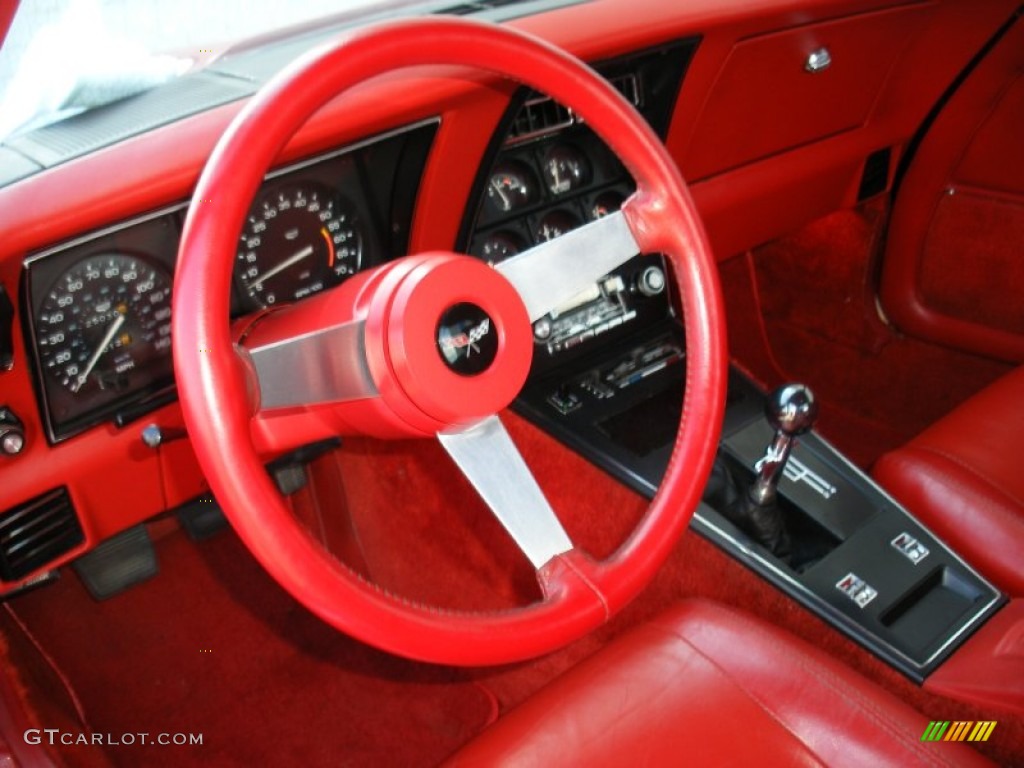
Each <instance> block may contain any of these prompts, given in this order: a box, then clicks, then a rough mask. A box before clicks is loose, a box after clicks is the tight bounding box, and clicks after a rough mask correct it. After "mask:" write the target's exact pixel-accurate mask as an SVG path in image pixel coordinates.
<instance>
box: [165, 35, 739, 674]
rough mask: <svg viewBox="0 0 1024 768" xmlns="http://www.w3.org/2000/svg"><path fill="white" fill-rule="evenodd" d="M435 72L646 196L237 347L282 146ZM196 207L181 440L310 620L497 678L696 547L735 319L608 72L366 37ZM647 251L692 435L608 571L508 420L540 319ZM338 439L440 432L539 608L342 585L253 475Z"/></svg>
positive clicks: (180, 369)
mask: <svg viewBox="0 0 1024 768" xmlns="http://www.w3.org/2000/svg"><path fill="white" fill-rule="evenodd" d="M435 64H442V65H463V66H468V67H475V68H479V69H482V70H486V71H489V72H491V73H494V74H498V75H502V76H505V77H509V78H512V79H514V80H517V81H519V82H521V83H524V84H526V85H528V86H530V87H532V88H535V89H536V90H539V91H543V92H546V93H548V94H550V95H551V96H553V97H554V98H555V99H557V100H558V101H560V102H562V103H563V104H565V105H567V106H569V107H571V108H572V109H573V110H574V111H575V112H576V113H577V114H578V115H580V116H581V117H582V118H583V119H584V120H585V121H586V122H587V124H588V125H589V126H590V127H591V128H593V129H594V130H595V131H596V132H597V133H598V135H600V136H601V137H602V138H603V139H604V140H605V142H606V143H607V144H608V145H609V146H610V147H611V148H612V150H613V151H614V152H615V153H616V154H617V155H618V156H619V157H620V159H621V160H622V161H623V162H624V163H625V165H626V167H627V168H628V169H629V171H630V172H631V173H632V175H633V177H634V179H635V180H636V182H637V189H638V191H637V192H636V193H635V194H634V195H633V196H631V197H630V199H629V200H628V201H627V202H626V204H625V205H624V206H623V208H622V210H621V211H619V212H617V213H615V214H612V215H610V216H607V217H605V218H603V219H601V220H599V221H596V222H593V223H591V224H588V225H585V226H584V227H582V228H580V229H577V230H574V231H573V232H571V233H569V234H567V235H564V236H562V237H560V238H557V239H555V240H553V241H551V242H549V243H546V244H544V245H540V246H537V247H535V248H533V249H531V250H529V251H526V252H524V253H522V254H520V255H518V256H516V257H514V258H512V259H509V260H507V261H505V262H502V263H501V264H499V265H498V266H497V267H495V268H491V267H489V266H487V265H485V264H484V263H483V262H481V261H478V260H476V259H473V258H470V257H468V256H461V255H456V254H453V253H428V254H420V255H416V256H407V257H404V258H402V259H398V260H396V261H394V262H391V263H389V264H387V265H385V266H383V267H379V268H376V269H374V270H370V271H367V272H363V273H359V274H358V275H356V276H354V277H352V278H350V279H349V280H348V281H346V282H345V283H343V284H342V285H341V286H339V287H338V288H336V289H334V290H331V291H327V292H325V293H322V294H320V295H318V296H315V297H313V298H311V299H308V300H306V301H303V302H300V303H297V304H295V305H292V306H290V307H287V308H283V309H281V310H280V311H275V312H272V313H269V314H268V315H266V316H265V317H264V318H262V319H261V320H260V322H258V323H257V324H255V325H254V327H252V328H251V329H250V330H247V331H246V332H245V334H244V336H243V337H242V338H236V337H233V335H232V333H233V332H232V329H231V327H230V325H229V323H228V321H227V317H228V312H229V300H230V292H231V273H232V265H233V262H234V258H233V255H234V253H235V249H236V247H237V242H238V233H239V232H240V231H241V227H242V222H243V219H244V217H245V215H246V213H247V210H248V208H249V205H250V203H251V201H252V199H253V198H254V197H255V195H256V192H257V190H258V188H259V186H260V184H261V182H262V179H263V176H264V174H265V173H266V171H267V169H268V168H269V167H270V165H271V163H272V162H273V161H274V159H275V158H276V156H277V155H278V153H279V151H280V150H281V148H282V147H283V146H284V144H285V143H286V142H287V141H288V139H289V138H290V137H291V136H292V135H293V134H294V133H295V132H296V131H297V130H298V129H299V127H300V126H301V125H302V124H303V123H304V122H305V121H306V120H307V119H308V118H309V117H310V115H312V114H313V113H314V112H315V111H316V110H317V109H318V108H320V107H321V106H323V105H324V104H325V103H326V102H327V101H328V100H330V99H332V98H335V97H336V96H338V95H339V94H341V93H343V92H345V91H346V90H347V89H349V88H351V87H353V86H355V85H356V84H358V83H360V82H362V81H364V80H367V79H369V78H371V77H374V76H377V75H379V74H381V73H383V72H387V71H389V70H393V69H401V68H406V67H414V66H418V65H435ZM442 130H443V126H442ZM194 199H195V200H202V201H203V202H202V204H196V203H193V205H192V206H191V208H190V210H189V213H188V219H187V221H186V225H185V230H184V234H183V237H182V243H181V251H180V255H179V260H178V267H177V275H176V279H175V285H174V328H173V331H174V335H173V338H174V363H175V372H176V376H177V382H178V391H179V393H180V397H181V405H182V409H183V411H184V416H185V421H186V425H187V427H188V431H189V434H190V436H191V439H192V441H193V444H194V446H195V450H196V454H197V456H198V458H199V462H200V465H201V466H202V468H203V470H204V471H205V473H206V476H207V478H208V479H209V482H210V486H211V487H212V489H213V491H214V493H215V494H216V497H217V499H218V500H219V502H220V503H221V505H222V506H223V508H224V511H225V513H226V515H227V516H228V518H229V519H230V521H231V523H232V524H233V525H234V527H235V529H236V530H237V531H238V534H239V535H240V537H241V538H242V540H243V542H244V543H245V544H246V546H248V547H249V549H250V550H251V551H252V552H253V554H254V555H255V556H256V558H257V559H258V560H259V561H260V562H261V563H262V564H263V566H264V567H265V568H266V569H267V570H268V571H269V572H270V573H271V574H272V575H273V576H274V578H276V579H277V580H278V581H279V582H280V583H281V584H282V585H283V586H284V587H285V588H286V589H288V590H289V591H290V592H291V593H292V594H293V595H294V596H295V597H296V598H298V599H299V600H300V601H301V602H303V603H304V604H305V605H306V606H307V607H308V608H309V609H311V610H312V611H313V612H315V613H316V614H318V615H319V616H321V617H322V618H323V619H324V620H325V621H327V622H328V623H330V624H332V625H334V626H335V627H337V628H338V629H340V630H343V631H345V632H347V633H349V634H351V635H353V636H355V637H357V638H360V639H362V640H364V641H365V642H367V643H370V644H372V645H375V646H378V647H380V648H383V649H386V650H389V651H392V652H394V653H397V654H400V655H404V656H408V657H411V658H416V659H421V660H427V661H433V662H440V663H449V664H463V665H471V664H494V663H503V662H509V661H514V660H519V659H525V658H529V657H532V656H536V655H539V654H542V653H545V652H548V651H550V650H553V649H555V648H558V647H560V646H562V645H564V644H566V643H569V642H570V641H572V640H575V639H577V638H579V637H581V636H582V635H584V634H585V633H587V632H588V631H590V630H591V629H593V628H595V627H597V626H598V625H600V624H601V623H603V622H605V621H607V620H608V618H609V617H610V616H611V615H613V614H614V613H615V612H616V611H618V610H619V609H620V608H622V607H623V606H624V605H625V604H626V603H627V602H629V600H631V599H632V598H633V597H634V596H635V595H636V594H637V593H638V592H639V591H640V590H641V589H642V587H643V586H644V585H645V584H646V583H647V582H648V581H649V580H650V579H651V578H652V576H653V575H654V573H655V571H656V570H657V568H658V566H659V565H660V564H661V563H662V562H663V561H664V559H665V558H666V557H667V556H668V554H669V552H670V550H671V548H672V546H673V545H674V543H675V542H676V540H677V539H678V537H679V536H680V535H681V534H682V532H683V531H684V530H685V528H686V526H687V524H688V522H689V520H690V517H691V516H692V514H693V510H694V509H695V508H696V505H697V503H698V501H699V499H700V494H701V491H702V489H703V487H704V483H705V480H706V478H707V476H708V474H709V472H710V469H711V464H712V461H713V459H714V454H715V450H716V447H717V444H718V436H719V431H720V426H721V418H722V412H723V403H724V398H725V376H726V362H725V360H726V357H725V349H724V322H723V318H722V308H721V297H720V293H719V287H718V282H717V272H716V267H715V264H714V260H713V258H712V256H711V250H710V248H709V246H708V244H707V241H706V238H705V236H704V233H703V230H702V228H701V225H700V223H699V220H698V217H697V215H696V212H695V210H694V206H693V203H692V201H691V199H690V197H689V194H688V192H687V190H686V187H685V185H684V183H683V181H682V179H681V177H680V176H679V172H678V170H677V169H676V167H675V164H674V163H673V161H672V159H671V158H670V157H669V155H668V153H667V152H666V150H665V149H664V147H663V146H662V144H661V142H660V141H659V140H658V138H657V137H656V136H655V134H654V133H653V132H652V131H651V130H650V128H649V127H648V126H647V124H646V123H645V122H644V121H643V119H642V118H641V117H640V116H639V115H638V114H637V113H636V112H635V111H634V110H633V108H632V107H631V106H630V105H629V104H627V102H626V101H625V100H624V99H623V98H622V97H621V96H619V94H618V93H617V92H616V91H615V90H614V89H613V88H611V87H610V86H609V85H608V84H607V83H605V82H604V81H603V80H602V79H601V78H600V77H599V76H598V75H597V74H595V73H594V72H593V71H592V70H590V69H589V68H587V67H586V66H585V65H584V64H582V63H580V62H579V61H577V60H576V59H574V58H573V57H571V56H569V55H568V54H566V53H564V52H562V51H560V50H558V49H556V48H554V47H553V46H551V45H549V44H547V43H545V42H542V41H539V40H537V39H534V38H531V37H528V36H526V35H524V34H521V33H518V32H514V31H511V30H509V29H507V28H502V27H498V26H495V25H491V24H483V23H478V22H471V21H467V20H462V19H438V18H433V19H429V20H408V21H401V22H397V23H389V24H384V25H381V26H375V27H371V28H366V29H361V30H359V31H356V32H354V33H353V34H351V35H349V36H348V37H346V38H345V39H344V40H342V41H341V42H339V43H337V44H336V45H334V46H332V47H330V48H328V49H325V50H321V51H318V52H315V53H313V54H311V55H309V56H307V57H305V58H303V59H301V60H300V61H298V62H296V63H295V64H294V65H292V66H291V67H289V68H288V69H287V70H285V71H284V72H282V73H281V74H280V76H278V77H277V78H275V79H274V80H273V81H271V82H270V83H268V84H267V86H266V87H264V88H263V89H262V90H261V91H260V92H259V93H257V94H256V96H255V97H253V99H252V100H251V101H250V102H249V103H248V104H247V105H246V107H245V108H244V109H243V110H242V111H241V113H240V114H239V115H238V116H237V118H236V119H235V120H234V122H233V123H232V124H231V126H230V127H229V128H228V130H227V131H226V132H225V134H224V136H223V137H222V138H221V140H220V142H219V143H218V145H217V147H216V149H215V150H214V152H213V154H212V155H211V157H210V159H209V161H208V163H207V165H206V168H205V170H204V171H203V174H202V177H201V178H200V180H199V184H198V187H197V189H196V192H195V198H194ZM638 252H644V253H650V252H662V253H665V254H667V255H668V256H669V258H670V259H671V262H672V265H673V268H674V273H675V276H676V282H677V284H678V290H679V295H680V297H681V303H682V308H683V315H684V325H685V330H686V347H687V358H686V391H685V399H684V404H683V418H682V423H681V425H680V429H679V432H678V435H677V438H676V443H675V448H674V451H673V454H672V458H671V461H670V462H669V466H668V471H667V474H666V476H665V479H664V482H663V483H662V487H661V489H660V490H659V491H658V494H657V495H656V496H655V498H654V501H653V502H652V503H651V506H650V507H649V509H648V510H647V512H646V513H645V515H644V517H643V518H642V520H641V521H640V523H639V524H638V526H637V527H636V529H635V530H634V531H633V533H632V534H631V535H630V537H629V538H628V539H627V540H626V541H625V542H624V543H623V544H622V546H621V547H620V548H619V549H618V550H617V551H616V552H615V553H614V554H613V555H612V556H610V557H609V558H607V559H606V560H604V561H601V562H596V561H594V560H593V559H591V558H590V557H589V556H587V555H586V554H585V553H583V552H581V551H580V550H578V549H577V548H574V546H573V543H572V542H571V541H570V539H569V537H568V535H567V534H566V533H565V530H564V529H563V528H562V526H561V524H560V522H559V520H558V518H557V516H556V515H555V513H554V512H553V511H552V510H551V508H550V506H549V505H548V503H547V501H546V500H545V498H544V496H543V493H542V492H541V491H540V489H539V488H538V486H537V484H536V482H535V480H534V478H533V476H532V474H531V473H530V471H529V469H528V468H527V467H526V465H525V463H524V462H523V460H522V458H521V457H520V455H519V453H518V451H517V450H516V448H515V446H514V444H513V443H512V441H511V439H510V438H509V436H508V434H507V433H506V431H505V429H504V427H503V426H502V424H501V422H500V421H499V420H498V418H497V416H496V415H495V414H497V413H498V412H499V411H500V410H502V409H503V408H504V407H506V406H507V405H508V404H509V403H510V402H511V400H512V399H513V398H514V397H515V396H516V394H517V393H518V391H519V389H520V388H521V386H522V384H523V382H524V381H525V379H526V376H527V373H528V370H529V366H530V357H531V354H532V350H533V340H532V328H531V322H532V321H534V320H536V319H538V318H540V317H542V316H543V315H544V314H545V313H547V312H548V311H550V310H551V309H552V308H555V307H558V306H560V305H561V304H563V303H564V302H565V301H567V300H568V299H569V298H571V297H572V296H574V295H576V294H577V293H579V292H580V291H581V290H582V289H584V288H586V287H587V286H588V285H590V284H592V283H593V282H595V281H596V280H598V279H600V277H601V276H603V275H605V274H606V273H608V272H609V271H611V270H612V269H614V268H615V267H616V266H618V265H620V264H622V263H624V262H626V261H627V260H628V259H629V258H631V257H632V256H634V255H635V254H636V253H638ZM467 340H471V341H472V343H471V344H469V343H466V342H467ZM470 350H472V351H473V352H474V353H475V354H472V355H471V354H467V352H468V351H470ZM328 434H364V435H373V436H377V437H382V438H388V437H409V436H413V435H416V436H422V437H427V436H429V437H434V436H436V437H437V439H439V440H440V442H441V443H442V445H443V446H444V447H445V449H446V450H447V451H448V453H449V454H450V455H451V456H452V458H453V459H454V461H455V464H456V465H457V466H458V468H459V469H460V470H461V471H462V472H463V473H464V474H465V475H466V476H467V477H468V479H469V480H470V481H471V482H472V483H473V485H474V486H475V487H476V489H477V490H478V492H479V493H480V495H481V497H482V498H483V499H484V501H485V502H486V503H487V504H488V506H489V507H490V508H491V510H492V511H493V512H494V514H495V515H496V516H497V517H498V518H499V520H500V521H501V522H502V524H503V525H504V526H505V528H506V529H507V530H508V531H509V533H510V534H511V535H512V537H513V538H514V539H515V541H516V543H517V544H518V545H519V547H520V548H521V549H522V551H523V552H524V554H525V555H526V556H527V557H528V558H529V559H530V561H531V562H532V563H533V565H534V567H535V568H536V571H537V578H538V581H539V583H540V585H541V588H542V593H543V599H542V600H541V601H539V602H537V603H534V604H531V605H528V606H524V607H522V608H517V609H515V610H510V611H504V612H490V613H466V612H455V611H445V610H441V609H438V608H435V607H430V606H422V605H417V604H412V603H410V602H408V601H405V600H402V599H401V598H400V597H398V596H395V595H392V594H390V593H388V592H386V591H385V590H382V589H381V588H379V587H377V586H375V585H373V584H369V583H367V582H366V581H365V580H363V579H362V578H361V577H359V576H358V575H357V574H355V573H354V572H353V571H351V570H349V569H348V568H347V567H346V566H345V565H344V564H342V563H340V562H339V561H338V560H336V559H335V558H334V557H333V556H332V555H331V554H330V553H328V552H327V551H326V550H324V549H323V548H322V547H321V546H320V545H319V544H318V543H317V542H316V541H314V540H313V538H312V537H310V536H309V535H308V534H307V533H306V532H305V530H304V529H303V528H302V527H301V526H300V525H299V524H298V523H297V522H296V520H295V518H294V517H293V516H292V515H291V514H290V512H289V510H288V507H287V505H286V503H285V500H284V498H283V497H282V496H281V494H280V493H279V492H278V490H277V489H276V488H275V486H274V484H273V483H272V482H271V479H270V477H269V476H268V474H267V472H266V471H265V469H264V465H263V461H262V460H261V455H263V456H265V455H266V454H267V452H270V451H273V450H282V449H285V448H288V447H290V446H295V445H298V444H300V443H302V442H304V441H308V440H311V439H315V438H318V437H322V436H324V435H328ZM498 468H500V471H496V470H497V469H498Z"/></svg>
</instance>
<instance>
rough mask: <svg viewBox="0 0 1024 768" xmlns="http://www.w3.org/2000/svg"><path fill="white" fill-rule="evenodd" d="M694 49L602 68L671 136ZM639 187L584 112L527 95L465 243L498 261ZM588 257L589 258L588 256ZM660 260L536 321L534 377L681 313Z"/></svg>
mask: <svg viewBox="0 0 1024 768" xmlns="http://www.w3.org/2000/svg"><path fill="white" fill-rule="evenodd" d="M691 51H692V43H691V42H689V41H682V42H679V43H675V44H672V45H669V46H664V47H661V48H658V49H655V50H652V51H647V52H645V53H642V54H639V55H636V56H631V57H629V58H628V59H624V60H620V61H614V62H606V63H604V64H599V65H598V66H597V69H598V71H599V72H600V73H601V74H602V75H603V76H604V77H605V78H606V79H607V80H608V81H609V82H610V83H611V84H612V85H613V86H614V87H615V88H616V89H617V90H618V91H619V92H620V93H621V94H622V95H623V96H624V97H625V98H626V99H627V100H628V101H630V102H631V103H632V104H633V105H634V106H635V107H636V108H637V109H638V110H639V111H640V113H641V114H642V115H643V116H644V117H645V118H646V119H647V120H648V122H649V123H650V124H651V125H652V127H653V128H654V129H655V130H656V131H657V132H658V133H659V134H660V135H664V134H665V132H666V130H667V127H668V121H669V119H670V117H671V113H672V109H673V106H674V103H675V97H676V93H677V92H678V87H679V83H680V80H681V77H682V72H683V70H684V69H685V66H686V63H687V61H688V60H689V56H690V54H691ZM634 188H635V185H634V183H633V180H632V178H631V177H630V175H629V173H628V172H627V171H626V169H625V168H624V167H623V166H622V164H621V163H620V162H619V161H618V159H617V158H616V157H615V156H614V154H612V152H611V151H610V150H609V149H608V147H607V146H605V144H604V142H603V141H601V140H600V139H599V138H598V137H597V135H596V134H594V132H593V131H591V130H590V128H589V127H588V126H587V125H586V124H585V123H584V122H583V121H582V120H581V119H579V118H578V117H577V116H576V115H575V114H574V113H572V112H571V111H570V110H568V109H566V108H565V107H563V106H562V105H560V104H558V103H557V102H555V101H553V100H552V99H551V98H549V97H547V96H545V95H543V94H538V93H536V92H532V91H528V90H523V91H522V92H520V93H519V94H518V96H517V97H516V98H514V99H513V103H512V105H511V106H510V108H509V110H508V112H507V114H506V118H505V120H504V121H503V123H502V124H501V125H500V126H499V129H498V131H497V132H496V134H495V138H494V140H493V141H492V149H491V152H490V156H489V158H488V161H487V162H485V163H484V164H483V167H482V169H481V173H480V175H479V176H478V179H477V183H476V195H475V200H476V204H475V207H471V208H470V211H471V213H472V216H471V217H469V218H468V219H467V222H466V223H465V225H464V231H463V237H462V241H461V243H462V247H463V248H464V249H465V250H466V251H467V252H468V253H470V254H471V255H474V256H477V257H479V258H481V259H483V260H485V261H487V262H488V263H490V264H497V263H498V262H500V261H502V260H504V259H507V258H509V257H511V256H515V255H516V254H518V253H520V252H522V251H525V250H526V249H528V248H531V247H533V246H535V245H538V244H540V243H543V242H545V241H547V240H551V239H553V238H556V237H558V236H560V235H562V234H564V233H566V232H568V231H570V230H573V229H575V228H577V227H579V226H581V225H583V224H585V223H587V222H591V221H594V220H596V219H599V218H601V217H603V216H606V215H608V214H609V213H612V212H614V211H617V210H618V209H619V208H620V207H621V206H622V204H623V202H624V201H625V200H626V198H627V197H628V196H629V195H630V194H632V192H633V190H634ZM579 258H580V259H581V260H583V259H586V258H587V254H586V253H580V254H579ZM667 288H668V276H667V274H666V267H665V263H664V260H663V258H662V257H661V256H659V255H657V254H651V255H644V256H637V258H635V259H633V260H631V261H630V262H628V263H627V264H625V265H623V266H622V267H620V268H618V269H617V270H615V271H614V272H612V273H611V274H609V275H606V276H605V277H604V278H602V279H601V280H598V281H597V282H595V283H594V284H592V285H590V286H588V287H587V288H586V289H585V290H583V291H581V292H580V293H579V294H577V295H576V296H574V297H573V298H572V299H570V300H569V301H567V302H566V303H565V304H563V305H562V306H560V307H557V308H556V309H555V310H553V311H552V312H550V313H549V314H548V315H546V316H544V317H542V318H540V319H539V320H537V321H536V322H534V325H533V337H534V343H535V354H534V363H533V370H534V373H538V372H543V371H549V370H551V369H552V368H553V367H554V366H557V365H561V364H563V363H565V362H566V361H569V360H574V359H578V358H579V357H581V356H584V355H586V354H587V353H589V352H593V351H595V350H599V349H601V348H605V347H606V346H607V345H606V343H605V342H607V341H612V342H614V341H615V340H616V339H621V338H623V337H625V336H627V335H629V334H631V333H633V332H635V331H636V330H638V329H641V328H647V327H650V326H652V325H653V324H656V323H658V322H659V321H664V320H665V319H666V318H667V317H669V316H670V314H671V309H670V306H671V305H670V301H669V296H668V290H667Z"/></svg>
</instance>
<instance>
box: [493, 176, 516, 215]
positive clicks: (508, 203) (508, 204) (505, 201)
mask: <svg viewBox="0 0 1024 768" xmlns="http://www.w3.org/2000/svg"><path fill="white" fill-rule="evenodd" d="M491 189H493V190H494V191H495V192H497V193H498V197H500V198H501V204H502V205H503V206H504V207H505V210H506V211H510V210H512V200H511V199H510V198H509V196H508V195H506V194H505V190H504V189H502V188H501V182H500V181H498V179H491Z"/></svg>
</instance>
